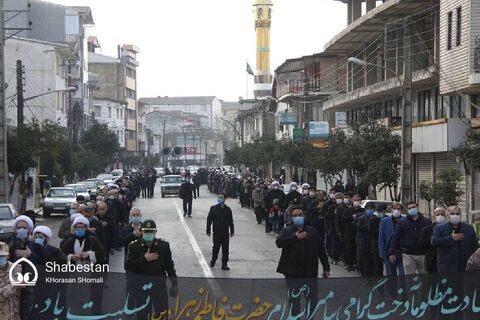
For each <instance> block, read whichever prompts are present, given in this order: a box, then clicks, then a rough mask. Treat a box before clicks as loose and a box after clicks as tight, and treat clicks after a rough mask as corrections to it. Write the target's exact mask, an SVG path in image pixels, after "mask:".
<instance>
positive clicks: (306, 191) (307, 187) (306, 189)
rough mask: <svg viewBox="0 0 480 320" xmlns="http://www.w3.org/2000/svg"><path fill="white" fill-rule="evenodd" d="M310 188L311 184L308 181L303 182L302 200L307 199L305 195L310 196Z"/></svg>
mask: <svg viewBox="0 0 480 320" xmlns="http://www.w3.org/2000/svg"><path fill="white" fill-rule="evenodd" d="M309 189H310V185H309V184H308V183H304V184H302V201H303V199H305V197H308V192H309V191H308V190H309ZM302 203H303V202H302Z"/></svg>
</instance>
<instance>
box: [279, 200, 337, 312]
mask: <svg viewBox="0 0 480 320" xmlns="http://www.w3.org/2000/svg"><path fill="white" fill-rule="evenodd" d="M291 215H292V220H293V224H292V225H289V226H287V227H285V228H283V229H282V231H280V234H279V235H278V237H277V240H276V244H277V247H278V248H281V249H282V254H281V256H280V261H279V262H278V267H277V272H278V273H281V274H283V275H284V276H285V279H286V282H287V287H288V289H289V292H292V289H298V288H299V287H301V286H303V285H304V284H305V283H304V282H303V281H302V280H301V279H304V280H308V279H311V281H308V284H309V286H310V295H309V296H308V297H307V299H308V300H310V301H311V303H317V298H316V295H317V280H316V279H317V277H318V259H320V261H321V263H322V266H323V277H324V278H327V277H329V276H330V265H329V264H328V258H327V253H326V252H325V246H324V245H323V242H322V241H320V236H319V234H318V232H317V230H316V229H315V228H314V227H311V226H308V225H306V224H305V215H304V213H303V209H302V207H300V206H297V207H294V208H292V213H291ZM295 291H296V290H295ZM289 302H290V305H291V306H292V307H291V308H292V310H291V314H292V315H296V314H298V313H299V311H300V301H299V299H298V298H294V297H292V296H291V295H289Z"/></svg>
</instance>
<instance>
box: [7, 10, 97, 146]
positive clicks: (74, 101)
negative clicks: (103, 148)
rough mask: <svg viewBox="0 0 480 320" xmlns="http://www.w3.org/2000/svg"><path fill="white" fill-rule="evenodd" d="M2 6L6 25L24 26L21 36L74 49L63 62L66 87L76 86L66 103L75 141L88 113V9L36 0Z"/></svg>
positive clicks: (87, 117) (89, 14) (12, 26)
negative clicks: (71, 55)
mask: <svg viewBox="0 0 480 320" xmlns="http://www.w3.org/2000/svg"><path fill="white" fill-rule="evenodd" d="M4 9H5V10H7V11H6V12H5V21H6V27H7V28H25V29H24V30H23V31H21V32H20V33H19V34H18V35H19V36H20V37H23V38H27V39H35V40H39V41H47V42H54V43H62V44H67V45H68V46H69V47H70V48H71V50H72V51H73V52H74V54H73V57H72V59H70V60H68V61H67V63H66V68H67V74H68V80H69V81H68V82H69V83H68V86H69V87H73V86H75V87H76V88H77V90H76V91H75V93H74V94H73V95H71V101H70V103H69V106H68V108H69V110H67V114H68V116H67V118H68V121H67V126H68V129H69V131H70V132H71V136H72V139H73V141H77V140H78V135H79V134H80V131H81V130H82V128H84V127H85V125H86V124H88V120H89V116H90V105H89V101H90V97H89V94H90V93H89V86H88V45H87V40H88V28H89V27H91V26H93V25H94V22H93V16H92V12H91V9H90V8H89V7H78V6H77V7H75V6H62V5H58V4H53V3H49V2H44V1H39V0H6V1H5V4H4ZM30 22H31V27H30V28H27V27H29V26H30ZM9 32H15V31H13V30H12V31H9V30H8V29H7V34H8V33H9Z"/></svg>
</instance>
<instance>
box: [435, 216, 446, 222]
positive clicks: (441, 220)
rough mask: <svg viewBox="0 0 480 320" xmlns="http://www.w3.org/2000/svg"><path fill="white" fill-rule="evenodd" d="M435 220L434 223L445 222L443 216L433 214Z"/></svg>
mask: <svg viewBox="0 0 480 320" xmlns="http://www.w3.org/2000/svg"><path fill="white" fill-rule="evenodd" d="M435 222H436V223H444V222H445V216H435Z"/></svg>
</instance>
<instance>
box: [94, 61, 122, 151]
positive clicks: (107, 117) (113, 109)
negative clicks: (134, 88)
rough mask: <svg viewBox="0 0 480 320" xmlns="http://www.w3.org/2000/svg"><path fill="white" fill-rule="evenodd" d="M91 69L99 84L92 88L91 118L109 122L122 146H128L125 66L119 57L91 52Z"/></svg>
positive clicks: (109, 126)
mask: <svg viewBox="0 0 480 320" xmlns="http://www.w3.org/2000/svg"><path fill="white" fill-rule="evenodd" d="M89 70H90V72H91V73H94V74H96V75H97V77H98V84H97V86H96V88H94V89H93V90H92V96H93V101H92V103H93V108H92V114H91V118H94V119H95V120H96V121H98V122H100V123H105V124H107V125H108V128H109V129H110V130H112V131H113V132H115V133H116V134H117V136H118V141H119V142H120V147H121V148H126V137H127V134H128V133H127V131H126V124H127V119H126V116H127V107H126V105H127V99H126V96H125V82H126V75H125V66H124V65H123V64H122V63H121V61H120V59H118V58H114V57H109V56H105V55H101V54H97V53H93V52H90V53H89Z"/></svg>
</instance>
